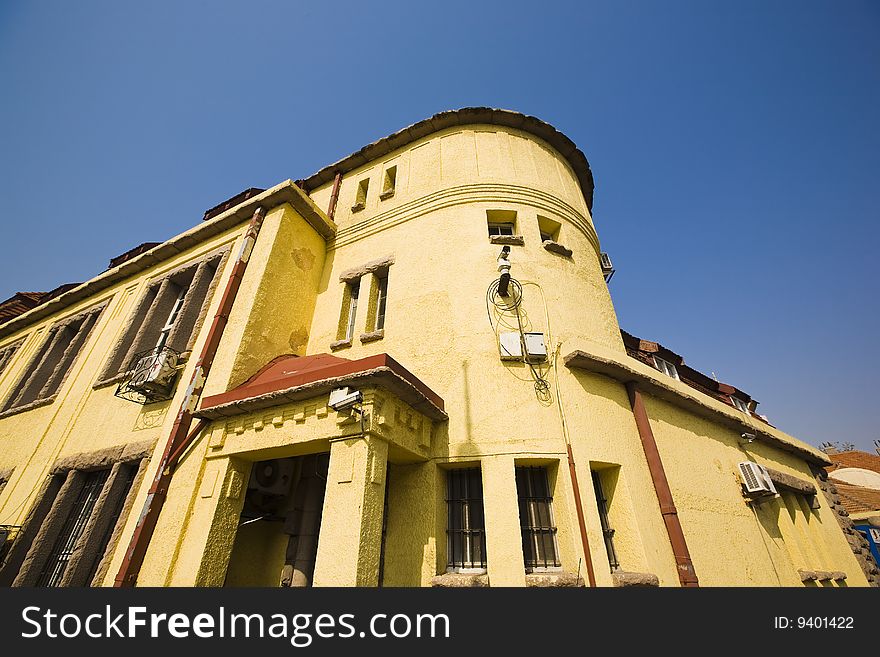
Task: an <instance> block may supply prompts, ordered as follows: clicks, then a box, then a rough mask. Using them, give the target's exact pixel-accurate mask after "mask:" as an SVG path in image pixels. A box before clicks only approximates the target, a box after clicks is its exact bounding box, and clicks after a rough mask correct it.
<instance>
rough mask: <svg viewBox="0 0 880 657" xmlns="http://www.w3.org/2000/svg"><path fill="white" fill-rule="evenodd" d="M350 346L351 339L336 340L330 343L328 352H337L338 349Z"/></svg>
mask: <svg viewBox="0 0 880 657" xmlns="http://www.w3.org/2000/svg"><path fill="white" fill-rule="evenodd" d="M350 346H351V339H348V340H337V341H336V342H331V343H330V351H339V350H340V349H348V348H349V347H350Z"/></svg>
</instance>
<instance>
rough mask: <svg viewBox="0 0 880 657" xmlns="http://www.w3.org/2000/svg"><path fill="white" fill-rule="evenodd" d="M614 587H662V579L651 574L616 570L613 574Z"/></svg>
mask: <svg viewBox="0 0 880 657" xmlns="http://www.w3.org/2000/svg"><path fill="white" fill-rule="evenodd" d="M611 581H612V582H614V586H660V579H659V578H658V577H657V576H656V575H653V574H651V573H628V572H626V571H623V570H615V571H614V572H613V573H611Z"/></svg>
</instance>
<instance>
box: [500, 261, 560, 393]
mask: <svg viewBox="0 0 880 657" xmlns="http://www.w3.org/2000/svg"><path fill="white" fill-rule="evenodd" d="M500 284H501V279H500V278H498V279H495V280H494V281H492V283H491V284H490V285H489V287H488V289H487V290H486V315H487V316H488V318H489V325H490V326H491V327H492V330H493V331H494V332H495V333H496V335H497V334H498V329H499V328H501V327H504V328H510V329H514V330H516V331H517V332H518V333H519V339H520V353H521V354H522V360H523V363H524V364H525V365H526V367H528V368H529V373H530V374H531V380H532V381H533V385H534V388H535V396H536V397H537V398H538V401H540V402H541V403H542V404H551V403H553V393H552V391H551V389H550V382H549V381H547V378H546V374H545V372H542V371H541V370H540V369H539V368H537V367H535V364H534V363H532V362H530V361H529V359H528V350H527V348H526V332H525V328H524V326H523V324H524V322H523V315H525V312H524V311H523V309H522V300H523V290H522V284H521V283H520V282H519V281H517V280H516V279H515V278H511V279H510V280H509V281H508V294H507V296H502V295H501V294H500V292H499V291H498V287H499V285H500ZM542 294H543V291H542ZM545 305H546V304H545ZM493 307H494V308H495V311H496V314H497V318H496V320H495V321H493V320H492V308H493ZM506 314H510V315H513V317H514V318H515V319H516V325H515V326H514V325H512V324H508V323H507V321H506V320H505V315H506ZM527 319H528V317H527V316H526V320H527Z"/></svg>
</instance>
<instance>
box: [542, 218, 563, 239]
mask: <svg viewBox="0 0 880 657" xmlns="http://www.w3.org/2000/svg"><path fill="white" fill-rule="evenodd" d="M561 227H562V224H560V223H559V222H558V221H553V219H549V218H547V217H542V216H541V215H538V230H539V231H540V233H541V241H542V242H559V229H560V228H561Z"/></svg>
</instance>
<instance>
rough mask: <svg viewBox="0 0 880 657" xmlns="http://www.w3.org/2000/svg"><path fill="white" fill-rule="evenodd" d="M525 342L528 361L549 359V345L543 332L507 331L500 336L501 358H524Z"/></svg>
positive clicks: (537, 361)
mask: <svg viewBox="0 0 880 657" xmlns="http://www.w3.org/2000/svg"><path fill="white" fill-rule="evenodd" d="M523 342H525V347H526V361H527V362H529V363H540V362H543V361H545V360H547V346H546V345H545V344H544V334H543V333H523V334H522V336H520V334H519V332H518V331H507V332H505V333H502V334H500V335H499V336H498V348H499V351H500V352H501V360H523V351H522V347H523Z"/></svg>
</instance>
